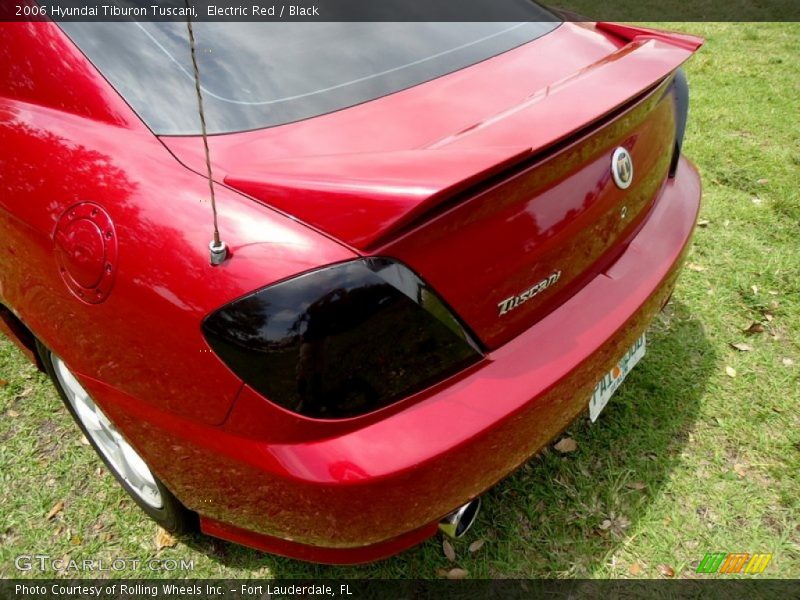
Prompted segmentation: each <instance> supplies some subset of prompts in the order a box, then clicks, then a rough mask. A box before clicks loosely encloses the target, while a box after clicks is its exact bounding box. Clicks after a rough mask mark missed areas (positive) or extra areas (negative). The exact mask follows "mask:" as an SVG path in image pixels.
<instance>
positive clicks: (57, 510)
mask: <svg viewBox="0 0 800 600" xmlns="http://www.w3.org/2000/svg"><path fill="white" fill-rule="evenodd" d="M62 510H64V501H63V500H59V501H58V502H56V503H55V504H54V505H53V508H51V509H50V512H49V513H47V520H48V521H52V520H53V518H54V517H55V516H56V515H57V514H58V513H60V512H61V511H62Z"/></svg>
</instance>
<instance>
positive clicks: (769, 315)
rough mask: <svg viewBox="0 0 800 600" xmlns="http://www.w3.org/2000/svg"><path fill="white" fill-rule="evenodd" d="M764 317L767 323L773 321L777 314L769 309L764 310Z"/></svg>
mask: <svg viewBox="0 0 800 600" xmlns="http://www.w3.org/2000/svg"><path fill="white" fill-rule="evenodd" d="M764 318H765V319H766V320H767V323H769V322H771V321H772V319H774V318H775V315H774V314H773V313H771V312H770V311H768V310H765V311H764Z"/></svg>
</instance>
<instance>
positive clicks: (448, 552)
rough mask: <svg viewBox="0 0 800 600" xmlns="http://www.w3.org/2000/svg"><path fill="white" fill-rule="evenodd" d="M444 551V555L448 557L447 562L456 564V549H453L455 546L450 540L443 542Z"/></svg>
mask: <svg viewBox="0 0 800 600" xmlns="http://www.w3.org/2000/svg"><path fill="white" fill-rule="evenodd" d="M442 551H443V552H444V555H445V556H446V557H447V560H449V561H450V562H455V560H456V549H455V548H453V544H451V543H450V542H449V540H443V541H442Z"/></svg>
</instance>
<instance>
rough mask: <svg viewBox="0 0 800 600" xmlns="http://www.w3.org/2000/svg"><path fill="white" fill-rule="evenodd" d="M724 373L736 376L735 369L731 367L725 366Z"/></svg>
mask: <svg viewBox="0 0 800 600" xmlns="http://www.w3.org/2000/svg"><path fill="white" fill-rule="evenodd" d="M725 374H726V375H727V376H728V377H736V369H734V368H733V367H725Z"/></svg>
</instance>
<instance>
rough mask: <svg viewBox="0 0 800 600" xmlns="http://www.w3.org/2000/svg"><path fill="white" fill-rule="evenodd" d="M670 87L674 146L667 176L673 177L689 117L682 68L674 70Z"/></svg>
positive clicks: (685, 83)
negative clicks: (673, 92)
mask: <svg viewBox="0 0 800 600" xmlns="http://www.w3.org/2000/svg"><path fill="white" fill-rule="evenodd" d="M672 87H673V89H674V90H675V148H674V150H673V152H672V162H671V163H670V166H669V176H670V177H675V173H676V172H677V170H678V160H680V158H681V148H682V147H683V135H684V133H685V132H686V121H687V120H688V118H689V82H688V80H687V79H686V73H685V72H684V70H683V69H678V70H677V71H676V72H675V78H674V79H673V80H672Z"/></svg>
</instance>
